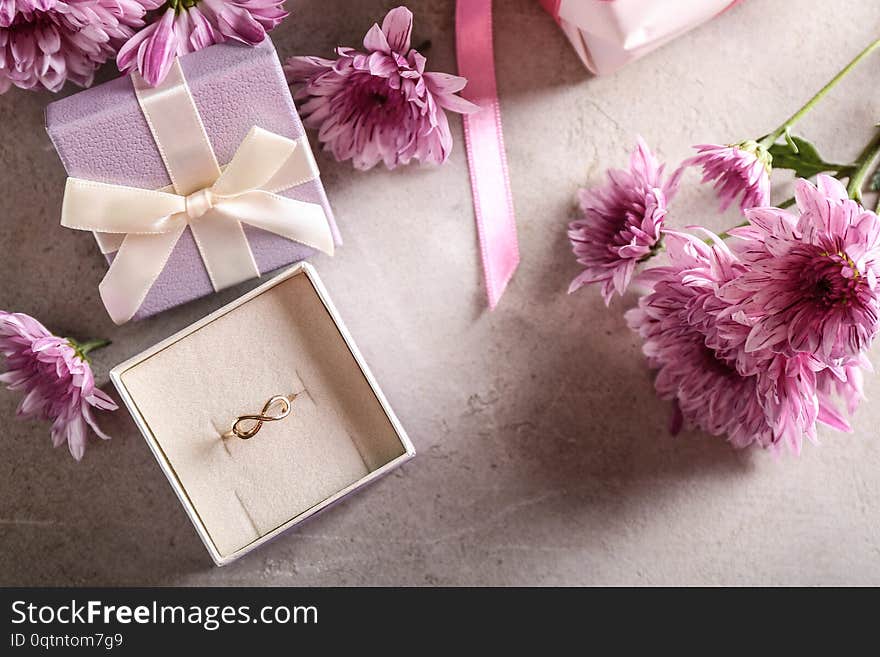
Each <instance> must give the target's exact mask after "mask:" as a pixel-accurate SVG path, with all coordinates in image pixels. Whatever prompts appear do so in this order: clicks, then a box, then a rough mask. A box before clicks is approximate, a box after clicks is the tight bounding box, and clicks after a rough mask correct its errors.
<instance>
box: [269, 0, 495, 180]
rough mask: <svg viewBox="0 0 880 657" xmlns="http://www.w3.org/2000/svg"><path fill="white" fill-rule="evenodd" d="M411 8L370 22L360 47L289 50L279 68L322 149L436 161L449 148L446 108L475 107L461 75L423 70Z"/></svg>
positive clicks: (364, 165) (363, 160)
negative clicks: (331, 52) (294, 53)
mask: <svg viewBox="0 0 880 657" xmlns="http://www.w3.org/2000/svg"><path fill="white" fill-rule="evenodd" d="M412 25H413V15H412V13H411V12H410V11H409V9H407V8H406V7H397V8H396V9H392V10H391V11H390V12H388V15H387V16H385V20H384V21H383V22H382V27H381V28H380V27H379V26H378V25H373V27H372V28H371V29H370V31H369V32H367V36H366V37H365V38H364V49H365V50H366V52H360V51H358V50H354V49H352V48H343V47H340V48H337V49H336V54H337V56H338V59H336V60H335V61H334V60H330V59H323V58H320V57H291V58H290V59H288V60H287V64H286V66H285V71H286V72H287V80H288V82H290V83H291V84H301V85H302V88H301V89H300V90H299V91H298V92H297V93H296V96H295V97H296V99H297V100H301V101H304V102H303V104H302V106H301V108H300V109H301V111H302V114H303V118H304V120H305V123H306V125H307V126H309V127H311V128H317V129H318V139H319V140H320V141H321V143H322V144H324V150H327V151H329V152H331V153H332V154H333V156H334V157H335V158H336V160H337V161H339V162H343V161H345V160H352V161H353V164H354V166H355V168H357V169H361V170H366V169H371V168H372V167H374V166H376V165H377V164H379V163H380V162H383V163H384V164H385V166H386V167H387V168H389V169H393V168H395V167H397V166H398V165H401V164H409V163H410V162H411V161H412V160H419V161H421V162H431V163H434V164H442V163H443V162H445V161H446V159H447V158H448V157H449V153H450V152H451V150H452V133H451V132H450V131H449V123H448V121H447V118H446V113H445V111H444V110H449V111H451V112H459V113H465V114H466V113H470V112H474V111H476V110H477V109H478V108H477V107H476V106H475V105H473V104H472V103H470V102H468V101H466V100H464V99H463V98H461V97H459V96H457V95H456V93H457V92H458V91H461V90H462V89H463V88H464V86H465V84H467V80H465V79H464V78H461V77H458V76H455V75H447V74H445V73H430V72H426V71H425V64H426V61H427V60H426V59H425V58H424V57H423V56H422V55H421V54H419V52H418V51H416V50H415V49H411V48H410V39H411V34H412Z"/></svg>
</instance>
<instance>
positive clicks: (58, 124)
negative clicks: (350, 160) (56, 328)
mask: <svg viewBox="0 0 880 657" xmlns="http://www.w3.org/2000/svg"><path fill="white" fill-rule="evenodd" d="M180 64H181V67H182V69H183V72H184V75H185V76H186V80H187V84H188V85H189V88H190V90H191V92H192V95H193V97H194V99H195V104H196V107H197V109H198V111H199V114H200V115H201V118H202V122H203V123H204V126H205V130H206V132H207V134H208V137H209V139H210V141H211V145H212V147H213V149H214V152H215V154H216V156H217V160H218V161H219V163H220V164H221V165H224V164H226V163H228V162H229V161H230V160H231V158H232V156H233V154H234V153H235V151H236V149H237V148H238V146H239V144H240V143H241V142H242V140H243V139H244V138H245V136H246V135H247V134H248V132H249V131H250V130H251V128H252V127H254V126H258V127H260V128H263V129H265V130H268V131H270V132H273V133H276V134H278V135H281V136H282V137H287V138H289V139H298V138H300V137H302V136H303V135H304V134H305V133H304V130H303V126H302V122H301V121H300V119H299V115H298V114H297V112H296V108H295V107H294V104H293V100H292V98H291V96H290V89H289V88H288V86H287V82H286V80H285V77H284V72H283V71H282V69H281V63H280V62H279V60H278V55H277V54H276V52H275V48H274V46H273V45H272V43H271V41H270V40H269V39H268V38H267V39H266V40H265V41H264V42H263V43H262V44H261V45H259V46H257V47H253V48H252V47H247V46H241V45H238V44H231V43H229V44H220V45H215V46H212V47H210V48H207V49H205V50H202V51H200V52H196V53H193V54H190V55H186V56H185V57H182V58H181V59H180ZM46 129H47V131H48V133H49V136H50V138H51V139H52V141H53V143H54V144H55V148H56V149H57V151H58V154H59V155H60V157H61V160H62V162H63V164H64V168H65V169H66V170H67V173H68V175H70V176H72V177H76V178H84V179H87V180H94V181H98V182H103V183H110V184H117V185H127V186H131V187H139V188H145V189H160V188H163V187H166V186H168V185H170V184H171V180H170V179H169V176H168V172H167V171H166V169H165V166H164V164H163V162H162V158H161V156H160V154H159V150H158V148H157V146H156V143H155V141H154V139H153V136H152V134H151V132H150V129H149V126H148V125H147V122H146V119H145V118H144V115H143V113H142V111H141V108H140V106H139V105H138V101H137V98H136V96H135V93H134V88H133V85H132V81H131V78H129V77H127V76H125V77H121V78H118V79H116V80H113V81H111V82H107V83H106V84H102V85H100V86H97V87H93V88H91V89H87V90H85V91H82V92H80V93H78V94H75V95H73V96H70V97H68V98H64V99H62V100H58V101H56V102H54V103H51V104H50V105H49V106H48V108H47V110H46ZM282 194H283V195H284V196H287V197H289V198H294V199H297V200H301V201H306V202H310V203H317V204H320V205H321V206H322V207H323V208H324V211H325V214H326V216H327V219H328V221H329V223H330V228H331V231H332V233H333V238H334V241H335V242H336V243H337V244H340V243H341V239H340V236H339V231H338V229H337V227H336V224H335V222H334V220H333V215H332V212H331V210H330V205H329V203H328V201H327V196H326V194H325V192H324V187H323V185H322V184H321V181H320V179H315V180H311V181H308V182H305V183H303V184H301V185H298V186H296V187H293V188H291V189H288V190H286V191H284V192H282ZM59 196H60V195H59ZM59 201H60V198H59ZM244 231H245V235H246V236H247V239H248V242H249V244H250V247H251V251H252V252H253V254H254V260H255V262H256V264H257V268H258V269H259V271H260V273H261V274H266V273H268V272H271V271H273V270H276V269H279V268H280V267H284V266H287V265H290V264H292V263H294V262H298V261H300V260H303V259H305V258H307V257H309V256H310V255H312V253H314V250H313V249H311V248H309V247H307V246H304V245H302V244H299V243H297V242H293V241H291V240H288V239H286V238H284V237H281V236H279V235H275V234H272V233H269V232H266V231H263V230H260V229H258V228H254V227H252V226H247V225H245V226H244ZM99 244H101V245H102V250H103V251H105V253H106V257H107V260H108V262H112V260H113V256H114V254H113V253H112V252H109V251H112V248H111V247H112V245H110V244H108V242H107V241H106V240H104V239H99ZM213 292H214V287H213V285H212V284H211V280H210V278H209V277H208V272H207V270H206V268H205V265H204V262H203V260H202V258H201V255H200V253H199V251H198V248H197V247H196V243H195V240H194V239H193V237H192V234H191V232H190V230H189V228H187V230H186V232H184V234H183V236H182V237H181V238H180V241H179V242H178V243H177V245H176V246H175V248H174V251H173V252H172V254H171V257H170V258H169V259H168V263H167V265H166V267H165V269H164V270H163V271H162V273H161V274H160V276H159V278H158V279H157V280H156V282H155V284H154V285H153V287H152V288H151V289H150V292H149V293H148V294H147V296H146V298H145V300H144V302H143V304H142V305H141V307H140V309H139V310H138V312H137V314H136V315H135V316H134V319H143V318H145V317H149V316H151V315H155V314H156V313H159V312H161V311H163V310H167V309H169V308H173V307H174V306H178V305H180V304H183V303H186V302H187V301H192V300H194V299H197V298H200V297H203V296H206V295H209V294H212V293H213Z"/></svg>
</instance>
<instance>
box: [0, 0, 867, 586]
mask: <svg viewBox="0 0 880 657" xmlns="http://www.w3.org/2000/svg"><path fill="white" fill-rule="evenodd" d="M291 4H292V8H293V11H294V15H293V16H292V17H291V18H290V19H289V20H288V21H287V23H286V24H285V25H284V26H283V27H282V28H280V29H279V30H278V31H277V32H276V33H275V39H276V42H277V45H278V48H279V50H280V52H281V53H283V54H305V53H308V54H319V53H326V52H328V51H329V49H330V47H331V46H333V45H334V44H336V43H337V42H339V43H347V44H352V45H354V44H355V43H356V42H358V41H359V39H360V38H361V36H362V34H363V32H364V31H365V30H366V28H367V27H368V26H369V24H370V22H371V21H372V20H374V19H376V18H379V17H381V15H382V14H383V12H384V10H385V9H387V8H389V7H390V6H391V5H392V3H389V2H379V1H378V0H377V1H373V2H365V1H364V2H356V3H353V2H349V1H348V0H332V1H328V0H299V1H297V2H292V3H291ZM410 4H411V7H412V8H413V10H414V11H415V13H416V21H417V22H416V30H415V40H416V42H421V41H422V40H424V39H430V40H431V41H432V44H433V45H432V47H431V50H430V53H429V62H430V67H431V68H433V69H435V70H447V71H452V70H454V44H453V2H452V1H451V0H443V1H437V0H432V1H430V2H429V1H427V0H419V1H415V0H414V1H413V2H411V3H410ZM878 27H880V6H878V5H877V3H875V2H871V1H869V0H845V1H844V0H842V1H841V2H837V3H835V10H834V11H833V12H832V11H828V9H827V3H826V2H824V0H798V2H780V1H778V0H749V1H748V2H746V3H745V4H744V5H742V6H741V7H739V8H737V9H735V10H733V11H731V12H729V13H728V14H726V15H724V16H722V17H721V18H719V19H717V20H716V21H714V22H712V23H710V24H708V25H706V26H704V27H702V28H700V29H698V30H696V31H694V32H692V33H690V34H688V35H686V36H685V37H683V38H681V39H679V40H678V41H676V42H674V43H673V44H671V45H669V46H667V47H666V48H664V49H663V50H661V51H659V52H657V53H655V54H654V55H653V56H651V57H649V58H647V59H645V60H642V61H640V62H637V63H635V64H633V65H631V66H630V67H629V68H627V69H625V70H624V71H622V72H621V73H619V74H617V75H614V76H612V77H608V78H603V79H595V78H591V77H590V76H588V75H587V74H586V72H585V71H584V70H583V69H582V68H581V67H580V64H579V62H578V60H577V58H576V57H575V55H574V53H573V51H571V49H570V48H569V46H568V44H567V42H566V41H565V40H564V38H563V36H562V34H561V33H560V32H559V31H558V30H557V28H556V27H555V25H554V24H553V22H552V21H551V20H550V19H549V18H548V17H547V16H546V15H544V14H543V13H542V12H541V10H540V9H539V7H538V4H537V2H534V1H532V0H510V1H505V2H498V3H496V45H497V58H498V61H499V84H500V90H501V96H502V102H503V110H504V121H505V129H506V135H507V144H508V149H509V157H510V171H511V177H512V182H513V190H514V196H515V201H516V206H517V211H518V222H519V230H520V239H521V244H522V253H523V262H522V265H521V267H520V270H519V272H518V274H517V276H516V278H515V280H514V281H513V283H512V285H511V287H510V289H509V291H508V292H507V295H506V296H505V298H504V299H503V302H502V304H501V306H500V307H499V309H498V310H497V311H496V312H494V313H492V314H489V313H488V312H486V311H485V309H484V301H483V290H482V286H481V278H480V269H479V262H478V253H477V248H476V238H475V231H474V222H473V216H472V210H471V203H470V198H469V188H468V179H467V172H466V163H465V158H464V154H463V149H462V141H461V131H460V123H459V121H457V120H455V121H454V131H455V138H456V150H455V153H454V155H453V156H452V158H451V160H450V162H449V163H448V164H447V165H446V166H444V167H442V168H440V169H422V168H418V167H412V168H409V169H407V170H403V171H397V172H393V173H389V172H385V171H378V170H377V171H373V172H370V173H366V174H365V173H357V172H354V171H353V170H352V169H351V168H350V167H349V166H348V165H345V164H343V165H339V164H336V163H334V162H332V161H330V160H329V159H328V158H327V157H323V156H322V157H319V160H320V164H321V167H322V169H323V171H324V179H325V181H326V184H327V188H328V191H329V194H330V196H331V202H332V203H333V205H334V207H335V209H336V212H337V214H338V218H339V222H340V225H341V227H342V230H343V233H344V237H345V239H346V244H345V247H344V248H343V249H341V250H340V251H339V253H338V257H336V258H335V259H332V260H330V259H327V258H319V259H317V260H316V261H315V264H316V265H317V267H318V269H319V271H320V272H321V274H322V275H323V277H324V278H325V282H326V283H327V285H328V287H329V288H330V290H331V293H332V295H333V296H334V299H335V301H336V303H337V304H338V306H339V307H340V309H341V312H342V313H343V316H344V317H345V318H346V321H347V323H348V326H349V328H350V329H351V331H352V333H353V334H354V336H355V338H356V339H357V341H358V342H359V344H360V346H361V348H362V350H363V352H364V354H365V355H366V357H367V359H368V361H369V362H370V363H371V365H372V367H373V369H374V371H375V374H376V375H377V377H378V379H379V381H380V382H381V384H382V385H383V387H384V388H385V390H386V392H387V394H388V396H389V398H390V399H391V401H392V403H393V405H394V406H395V408H396V409H397V411H398V413H399V415H400V417H401V419H402V421H403V422H404V424H405V426H406V427H407V428H408V430H409V432H410V433H411V436H412V438H413V440H414V442H415V443H416V446H417V447H418V449H419V450H420V455H419V456H418V457H417V459H416V460H415V461H413V462H412V463H410V464H408V465H407V466H405V467H404V468H403V469H401V470H399V471H398V472H397V473H396V474H394V475H392V476H390V477H388V478H387V479H385V480H383V481H382V482H380V483H378V484H377V485H375V486H373V487H372V488H370V489H369V490H367V491H365V492H363V493H362V494H360V495H358V496H356V497H355V498H353V499H351V500H349V501H347V502H346V503H344V504H342V505H340V506H338V507H337V508H334V509H332V510H331V511H329V512H328V513H326V514H324V515H322V516H321V517H319V518H316V519H314V520H312V521H310V522H309V523H307V524H306V525H305V526H303V527H302V528H301V529H300V530H299V531H296V532H294V533H291V534H289V535H287V536H285V537H284V538H282V539H280V540H278V541H276V542H274V543H273V544H271V545H269V546H268V547H265V548H263V549H261V550H259V551H257V552H255V553H253V554H251V555H250V556H248V557H246V558H245V559H243V560H242V561H240V562H238V563H236V564H234V565H231V566H229V567H226V568H222V569H217V568H215V567H213V565H212V564H211V563H210V560H209V559H208V555H207V553H206V552H205V550H204V548H203V547H202V545H201V543H200V542H199V540H198V538H197V537H196V534H195V532H194V531H193V529H192V527H191V526H190V523H189V521H188V520H187V518H186V516H185V514H184V512H183V510H182V509H181V507H180V506H179V504H178V502H177V500H176V498H175V496H174V494H173V493H172V491H171V489H170V488H169V486H168V484H167V482H166V481H165V478H164V476H163V475H162V473H161V472H160V470H159V468H158V466H157V465H156V463H155V462H154V460H153V458H152V456H151V454H150V452H149V450H148V448H147V446H146V444H145V443H144V441H143V439H142V438H141V436H140V435H139V434H138V432H137V430H136V429H135V427H134V425H133V423H132V422H131V420H130V419H129V418H128V416H127V414H126V413H125V412H124V411H122V412H119V413H117V414H115V415H113V416H111V417H107V418H104V425H105V426H106V427H107V429H108V430H109V431H110V432H111V433H112V434H113V436H114V440H113V441H112V442H110V443H102V444H93V445H92V446H91V449H90V450H89V451H88V452H87V454H86V458H85V459H84V461H83V462H82V463H81V464H76V463H74V462H73V461H72V460H71V458H70V457H69V455H68V454H67V452H66V451H63V450H55V451H53V450H52V448H51V445H50V443H49V438H48V431H47V427H46V426H44V425H42V424H22V423H19V422H18V421H16V420H15V419H14V417H13V416H14V410H15V406H16V403H17V399H16V398H15V396H14V395H12V394H9V393H6V392H2V393H0V418H2V422H3V431H2V438H0V441H2V443H0V446H2V450H3V458H2V459H0V584H4V585H13V584H19V585H37V584H54V585H65V584H74V585H89V584H92V585H97V584H115V585H134V584H143V585H146V584H158V585H173V584H199V585H201V584H206V585H239V584H242V585H243V584H255V585H359V584H401V585H425V584H555V585H567V584H623V583H628V584H698V583H712V584H714V583H729V584H744V583H775V584H794V583H800V584H816V583H821V584H831V583H837V584H843V583H849V584H858V583H873V584H880V554H878V546H880V522H878V505H880V482H878V477H877V474H876V473H877V466H878V463H880V444H878V441H877V425H878V422H880V407H878V406H876V405H873V404H874V403H875V402H874V401H869V402H868V404H867V405H866V406H865V407H864V408H863V409H862V411H861V412H860V413H859V414H858V416H857V417H856V419H855V429H856V430H855V434H854V435H838V434H834V433H833V432H830V431H822V432H821V438H822V443H823V444H822V446H821V447H813V446H808V447H807V449H806V450H805V452H804V455H803V456H802V457H801V458H800V459H797V458H793V457H790V456H786V457H784V458H782V459H778V460H777V459H774V458H773V457H771V456H770V455H768V454H765V453H760V452H744V453H737V452H734V451H733V450H731V449H730V448H729V447H728V446H727V445H726V444H724V443H723V442H722V441H720V440H719V439H717V438H712V437H709V436H706V435H702V434H698V433H690V434H684V435H681V436H679V437H677V438H672V437H670V436H669V435H667V433H666V430H665V427H666V424H667V417H668V413H669V406H668V405H667V404H665V403H662V402H660V401H658V400H657V399H656V398H655V396H654V393H653V389H652V385H651V376H650V373H649V371H648V370H647V368H646V366H645V364H644V361H643V359H642V357H641V356H640V354H639V344H638V341H637V340H636V339H635V338H634V337H633V336H632V335H631V334H630V333H629V332H628V330H627V329H626V327H625V325H624V323H623V320H622V312H623V310H624V309H625V307H627V306H629V305H631V304H632V303H633V298H631V297H630V298H627V299H625V300H624V301H623V302H621V301H620V300H616V301H615V302H614V303H613V304H612V306H611V309H610V311H608V310H606V309H605V308H604V306H603V304H602V302H601V300H600V297H599V295H598V293H597V292H596V291H595V290H584V291H582V292H581V293H579V294H577V295H574V296H572V297H568V296H566V294H565V289H566V286H567V284H568V282H569V280H570V279H571V278H572V277H573V276H574V275H575V273H576V271H577V267H576V265H575V264H574V262H573V260H572V258H571V257H570V255H569V252H568V247H567V244H566V239H565V234H564V226H565V223H566V220H567V218H568V216H569V214H570V211H571V199H572V195H573V191H574V189H575V187H576V186H577V185H578V184H582V183H584V182H596V181H597V180H599V178H600V176H601V172H602V170H603V169H604V168H605V167H607V166H609V165H619V164H622V163H623V162H624V161H625V158H626V156H627V152H628V149H629V148H630V146H631V144H632V142H633V138H634V135H635V134H637V133H640V134H642V135H644V136H645V138H646V139H647V140H648V141H649V142H650V143H652V144H653V145H655V146H656V148H657V149H658V151H659V152H660V153H661V154H662V155H663V156H664V157H666V158H668V159H669V160H670V161H672V162H677V161H679V160H680V159H681V158H683V157H684V156H685V155H686V154H687V153H688V146H689V145H690V144H692V143H699V142H703V141H722V142H725V141H736V140H739V139H744V138H748V137H755V136H758V135H759V134H761V133H763V132H765V131H767V130H769V129H771V128H772V127H774V126H775V125H777V124H778V123H780V122H781V120H782V119H783V118H784V116H783V115H786V114H788V113H789V112H790V111H791V110H793V109H794V108H796V107H797V106H799V105H800V103H801V102H802V101H803V100H804V99H806V98H807V97H808V96H809V95H810V94H811V93H812V91H813V90H815V89H816V88H818V86H819V85H820V84H822V83H823V82H824V81H825V80H826V79H827V78H829V77H830V76H831V75H832V74H833V73H834V72H835V71H836V70H837V69H838V68H839V66H841V65H842V64H843V63H844V62H845V61H847V60H848V59H849V58H850V57H851V56H852V55H854V54H855V53H856V52H857V51H858V50H859V49H860V48H861V47H862V45H863V44H864V43H867V42H868V41H869V40H871V39H873V38H874V37H875V36H876V33H877V30H878ZM878 57H880V55H878ZM877 66H878V60H877V59H876V58H875V59H873V60H872V61H871V63H869V64H867V65H865V66H864V67H863V68H862V69H861V70H859V71H858V72H857V73H855V74H854V75H853V76H852V77H851V78H850V79H848V80H847V81H846V82H845V83H844V84H843V85H841V87H840V88H839V89H838V90H837V91H836V92H835V93H834V94H833V96H831V97H830V98H828V100H827V101H826V102H825V103H824V104H823V105H822V106H821V107H820V108H819V109H818V110H817V111H816V112H815V114H813V115H812V116H810V118H809V119H808V120H806V121H805V122H804V124H803V132H804V133H806V134H807V135H808V136H810V137H812V138H815V139H816V140H818V141H819V142H820V143H822V144H825V145H827V146H826V150H827V151H828V153H829V156H831V157H834V158H848V157H852V156H853V155H855V153H857V152H858V150H859V148H860V145H861V144H862V143H863V141H864V140H865V139H866V138H867V137H868V135H869V134H870V131H871V127H872V125H874V124H875V123H876V122H877V121H878V119H880V116H878V110H877V108H878V101H880V88H878V86H877V84H876V75H875V73H874V72H875V71H876V70H877ZM48 100H49V96H48V95H46V94H29V93H23V92H17V91H13V92H11V93H8V94H7V95H5V96H2V97H0V197H2V199H3V205H2V211H0V245H2V251H3V256H2V258H0V308H4V309H9V310H19V311H23V312H28V313H31V314H33V315H35V316H37V317H39V318H41V319H42V320H43V321H44V322H45V323H47V324H48V325H49V326H51V327H53V328H55V329H57V330H58V331H60V332H66V333H69V334H74V335H78V336H93V335H97V336H105V337H110V338H112V339H113V340H114V344H113V345H112V347H110V348H109V349H107V350H105V351H102V352H100V353H99V354H98V355H97V358H96V373H97V375H98V377H99V378H100V379H101V380H102V381H106V374H107V371H108V370H109V368H110V367H111V366H112V365H114V364H116V363H118V362H120V361H122V360H124V359H125V358H127V357H129V356H131V355H132V354H134V353H137V352H139V351H140V350H141V349H143V348H145V347H147V346H149V345H151V344H153V343H155V342H157V341H158V340H160V339H161V338H164V337H165V336H167V335H169V334H171V333H172V332H174V331H176V330H178V329H180V328H182V327H184V326H186V325H187V324H189V323H190V322H192V321H194V320H196V319H198V318H199V317H201V316H203V315H205V314H207V313H208V312H210V311H211V310H213V309H215V308H217V307H219V306H220V305H222V304H223V303H225V302H227V301H229V300H231V299H233V298H235V297H236V296H238V295H239V294H241V293H242V291H243V290H244V289H246V288H247V287H249V286H244V287H243V288H240V289H237V290H232V291H227V292H224V293H222V294H219V295H217V296H214V297H212V298H209V299H206V300H203V301H199V302H196V303H193V304H191V305H188V306H186V307H183V308H180V309H178V310H175V311H172V312H169V313H166V314H164V315H162V316H160V317H157V318H155V319H152V320H150V321H146V322H142V323H137V324H131V325H128V326H124V327H121V328H116V327H114V326H113V325H112V324H111V323H110V321H109V320H108V319H107V317H106V315H105V313H104V311H103V309H102V307H101V306H100V302H99V300H98V297H97V284H98V282H99V280H100V279H101V277H102V275H103V273H104V264H103V261H102V258H101V257H100V255H99V254H98V252H97V250H96V249H95V245H94V243H93V241H92V239H91V237H90V236H88V235H85V234H75V233H73V232H68V231H65V230H63V229H61V228H60V227H59V226H58V219H59V206H60V200H61V193H62V185H63V182H64V172H63V170H62V167H61V165H60V163H59V162H58V160H57V159H56V156H55V154H54V152H53V150H52V147H51V145H50V144H49V142H48V140H47V138H46V136H45V134H44V132H43V129H42V110H43V107H44V106H45V104H46V103H47V102H48ZM689 180H690V181H691V182H693V181H694V177H693V174H692V177H691V178H689ZM786 192H787V190H786V189H784V188H781V189H780V190H779V191H778V192H777V193H778V196H779V198H784V197H785V196H787V194H786ZM707 203H711V198H710V195H709V193H708V190H705V189H698V188H696V187H695V188H694V189H688V190H687V191H686V192H685V193H684V194H683V195H682V196H681V197H680V200H679V201H678V202H677V203H676V206H675V212H674V214H673V216H672V217H671V222H672V223H673V224H674V225H678V226H685V225H687V224H690V223H694V222H705V223H708V225H710V226H712V227H714V228H716V229H721V228H723V227H725V226H727V225H730V224H732V223H734V222H735V221H736V216H735V215H732V214H731V215H728V216H726V217H718V216H717V215H716V214H714V212H713V211H711V210H710V209H707V208H708V205H706V204H707ZM874 360H875V362H877V358H875V359H874ZM878 364H880V363H878ZM867 393H868V396H869V398H870V399H872V400H876V399H878V398H880V380H878V378H877V377H871V378H869V380H868V384H867Z"/></svg>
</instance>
